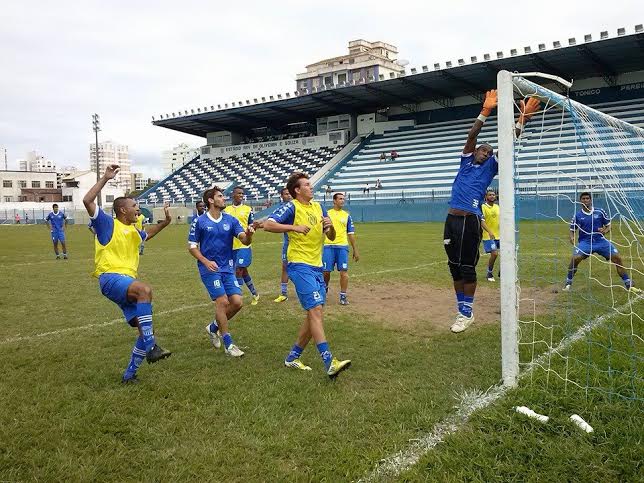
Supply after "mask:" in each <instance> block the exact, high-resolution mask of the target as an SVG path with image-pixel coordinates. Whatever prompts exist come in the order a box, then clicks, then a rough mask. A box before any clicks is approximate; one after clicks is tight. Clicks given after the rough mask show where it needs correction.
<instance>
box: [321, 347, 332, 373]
mask: <svg viewBox="0 0 644 483" xmlns="http://www.w3.org/2000/svg"><path fill="white" fill-rule="evenodd" d="M317 348H318V352H320V356H321V357H322V361H324V367H325V369H326V370H329V366H331V361H332V360H333V354H331V351H330V350H329V343H328V342H320V343H319V344H318V345H317Z"/></svg>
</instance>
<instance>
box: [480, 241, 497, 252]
mask: <svg viewBox="0 0 644 483" xmlns="http://www.w3.org/2000/svg"><path fill="white" fill-rule="evenodd" d="M500 248H501V240H483V250H485V253H490V252H494V251H496V250H499V249H500Z"/></svg>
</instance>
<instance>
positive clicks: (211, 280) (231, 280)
mask: <svg viewBox="0 0 644 483" xmlns="http://www.w3.org/2000/svg"><path fill="white" fill-rule="evenodd" d="M200 275H201V281H202V282H203V284H204V286H205V287H206V290H208V295H210V298H211V299H212V300H215V299H217V298H219V297H221V296H222V295H229V296H230V295H241V294H242V291H241V288H239V284H238V283H237V277H235V274H234V273H221V272H208V273H200Z"/></svg>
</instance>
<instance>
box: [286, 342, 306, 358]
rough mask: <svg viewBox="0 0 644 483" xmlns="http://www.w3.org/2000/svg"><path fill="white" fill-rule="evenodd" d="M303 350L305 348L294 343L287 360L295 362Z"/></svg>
mask: <svg viewBox="0 0 644 483" xmlns="http://www.w3.org/2000/svg"><path fill="white" fill-rule="evenodd" d="M303 350H304V349H302V348H301V347H300V346H299V345H297V344H294V345H293V347H292V348H291V352H289V353H288V355H287V356H286V362H293V361H294V360H295V359H299V358H300V356H301V355H302V351H303Z"/></svg>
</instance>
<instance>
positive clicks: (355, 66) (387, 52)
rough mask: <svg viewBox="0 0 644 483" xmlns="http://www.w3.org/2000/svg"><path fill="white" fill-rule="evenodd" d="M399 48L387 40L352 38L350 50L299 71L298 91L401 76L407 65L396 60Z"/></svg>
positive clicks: (312, 90)
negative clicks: (371, 40)
mask: <svg viewBox="0 0 644 483" xmlns="http://www.w3.org/2000/svg"><path fill="white" fill-rule="evenodd" d="M397 56H398V48H397V47H396V46H395V45H391V44H387V43H385V42H380V41H376V42H368V41H366V40H362V39H360V40H352V41H351V42H349V53H348V54H347V55H341V56H339V57H332V58H330V59H324V60H320V61H319V62H316V63H314V64H310V65H307V66H306V72H304V73H302V74H297V76H296V80H297V87H296V89H297V90H298V91H304V92H309V93H310V92H315V91H316V90H317V89H320V88H321V87H323V86H325V85H327V86H328V85H335V84H339V85H344V84H354V83H355V84H361V83H365V82H374V81H377V80H378V79H379V78H380V76H382V78H383V79H389V78H390V77H392V76H393V77H398V75H399V74H401V73H402V72H403V71H404V67H402V66H401V65H400V64H398V63H397V62H396V57H397Z"/></svg>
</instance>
